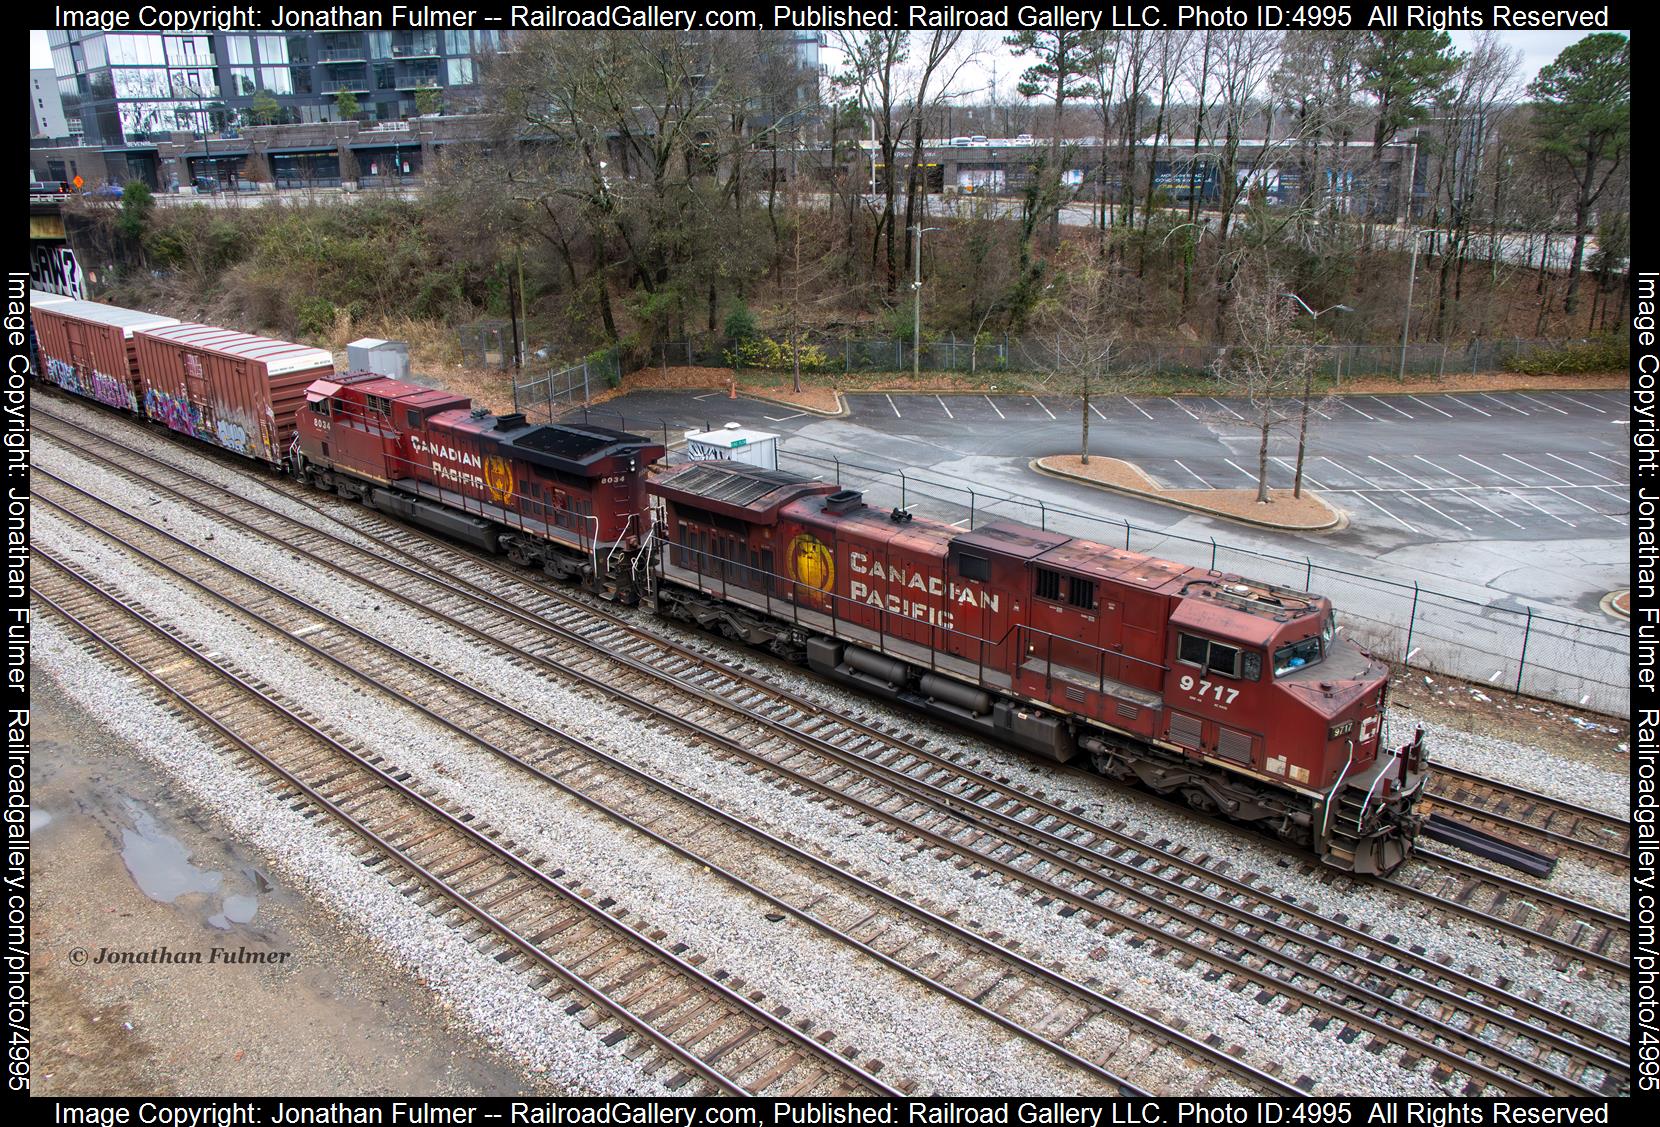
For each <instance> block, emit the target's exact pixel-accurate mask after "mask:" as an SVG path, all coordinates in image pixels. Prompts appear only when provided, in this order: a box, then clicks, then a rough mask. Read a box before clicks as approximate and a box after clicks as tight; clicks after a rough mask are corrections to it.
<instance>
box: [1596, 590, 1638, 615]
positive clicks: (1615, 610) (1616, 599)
mask: <svg viewBox="0 0 1660 1127" xmlns="http://www.w3.org/2000/svg"><path fill="white" fill-rule="evenodd" d="M1622 595H1623V596H1624V597H1625V606H1624V607H1623V608H1622V607H1621V606H1620V597H1621V596H1622ZM1597 607H1598V608H1599V609H1600V610H1601V611H1602V613H1603V614H1606V615H1608V616H1609V617H1611V618H1621V619H1624V620H1625V621H1627V622H1630V621H1631V592H1630V591H1629V590H1624V591H1610V592H1608V594H1606V595H1604V596H1603V597H1602V600H1601V601H1600V602H1599V603H1597Z"/></svg>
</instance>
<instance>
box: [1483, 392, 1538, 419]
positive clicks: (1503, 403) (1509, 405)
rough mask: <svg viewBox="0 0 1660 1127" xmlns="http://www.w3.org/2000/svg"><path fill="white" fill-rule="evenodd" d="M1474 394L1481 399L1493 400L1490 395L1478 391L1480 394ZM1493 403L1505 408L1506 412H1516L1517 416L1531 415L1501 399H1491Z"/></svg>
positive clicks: (1529, 412)
mask: <svg viewBox="0 0 1660 1127" xmlns="http://www.w3.org/2000/svg"><path fill="white" fill-rule="evenodd" d="M1476 394H1477V395H1480V396H1481V397H1482V398H1483V399H1493V397H1492V396H1491V395H1488V394H1487V393H1486V392H1485V391H1480V392H1477V393H1476ZM1493 402H1494V403H1497V404H1498V405H1499V406H1500V407H1504V408H1507V409H1508V410H1511V411H1514V412H1516V414H1518V415H1531V414H1532V413H1533V412H1531V411H1524V410H1522V409H1521V408H1520V407H1518V406H1516V405H1515V404H1514V403H1506V402H1505V401H1504V400H1502V399H1493Z"/></svg>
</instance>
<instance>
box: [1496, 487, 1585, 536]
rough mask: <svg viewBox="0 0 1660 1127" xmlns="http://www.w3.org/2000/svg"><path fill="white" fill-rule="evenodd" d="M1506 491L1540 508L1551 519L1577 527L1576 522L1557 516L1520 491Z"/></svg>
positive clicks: (1527, 503) (1533, 506) (1522, 501)
mask: <svg viewBox="0 0 1660 1127" xmlns="http://www.w3.org/2000/svg"><path fill="white" fill-rule="evenodd" d="M1504 492H1506V493H1509V494H1510V496H1512V497H1514V498H1516V500H1518V501H1520V502H1521V503H1522V504H1524V505H1529V506H1531V507H1532V508H1535V509H1538V510H1539V511H1540V512H1541V513H1544V514H1545V515H1546V516H1547V517H1550V519H1551V520H1555V521H1562V523H1563V524H1565V525H1567V526H1568V527H1569V528H1575V527H1577V526H1576V525H1575V524H1574V522H1573V521H1571V520H1563V519H1562V518H1561V517H1559V516H1557V515H1556V514H1555V513H1553V512H1551V511H1550V510H1549V509H1547V508H1545V507H1544V506H1543V505H1536V504H1534V503H1533V501H1531V500H1530V499H1528V498H1526V497H1523V496H1522V495H1521V494H1520V493H1517V492H1515V491H1514V490H1510V489H1506V490H1505V491H1504Z"/></svg>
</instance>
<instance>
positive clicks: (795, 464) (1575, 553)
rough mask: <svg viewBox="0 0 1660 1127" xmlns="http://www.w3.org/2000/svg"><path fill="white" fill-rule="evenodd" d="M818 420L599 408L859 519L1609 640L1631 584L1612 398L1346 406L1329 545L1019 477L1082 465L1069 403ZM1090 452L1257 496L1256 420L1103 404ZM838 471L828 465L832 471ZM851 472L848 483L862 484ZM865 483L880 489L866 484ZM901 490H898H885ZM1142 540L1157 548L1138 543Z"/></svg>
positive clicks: (1325, 411)
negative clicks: (711, 444)
mask: <svg viewBox="0 0 1660 1127" xmlns="http://www.w3.org/2000/svg"><path fill="white" fill-rule="evenodd" d="M846 402H847V405H848V409H849V413H848V415H847V416H846V417H844V418H836V419H826V418H824V417H822V416H819V415H815V414H812V413H809V412H801V411H797V410H794V409H792V408H790V407H787V406H783V405H780V404H776V403H770V402H765V401H760V400H754V399H747V398H739V399H737V400H730V399H728V398H727V397H726V395H725V393H724V392H705V393H697V392H660V391H647V392H638V393H634V394H631V395H628V396H625V397H623V398H621V399H617V400H613V401H612V402H610V403H607V404H606V405H605V406H604V407H603V408H599V409H595V410H594V411H593V412H591V414H590V418H591V419H592V420H593V421H594V422H596V423H601V424H604V425H613V426H614V425H619V424H622V425H625V426H626V427H627V428H628V429H634V430H644V431H648V432H652V433H656V434H658V435H659V436H660V437H662V436H664V435H666V436H667V438H668V439H669V440H671V441H673V440H677V439H678V438H679V437H680V432H682V431H684V430H686V429H693V428H696V429H704V428H706V427H708V426H713V427H719V426H721V425H723V424H724V423H727V422H738V423H741V424H742V425H744V426H748V427H755V428H758V429H762V430H769V431H773V432H776V433H778V434H780V435H781V436H782V438H781V441H780V450H781V455H782V456H781V462H780V464H781V467H782V468H785V469H792V470H795V471H797V472H803V473H807V474H809V475H822V476H824V477H826V478H827V479H829V478H831V477H833V476H834V475H835V474H836V473H837V472H838V471H839V472H840V473H842V475H843V476H844V477H846V478H848V479H849V480H850V481H852V482H853V483H856V484H859V485H861V486H862V487H864V488H866V490H867V493H870V494H871V500H872V501H873V502H879V503H885V504H895V503H900V502H901V501H903V503H904V504H906V505H908V506H910V507H912V508H914V509H916V510H917V511H919V512H925V513H927V514H928V515H930V516H934V517H936V518H938V519H944V520H948V521H951V522H953V523H961V524H963V525H964V527H967V525H968V523H970V522H972V523H975V524H978V523H981V522H982V521H983V520H985V519H994V518H997V517H1012V518H1014V519H1018V520H1023V521H1026V522H1027V523H1032V524H1038V523H1046V524H1048V525H1049V526H1050V527H1055V528H1060V529H1062V530H1063V531H1068V532H1073V533H1075V534H1077V535H1084V536H1089V537H1091V538H1093V539H1097V540H1103V541H1105V542H1108V543H1112V542H1114V541H1115V538H1116V540H1117V541H1118V542H1122V540H1123V539H1124V537H1125V531H1124V528H1123V524H1122V523H1120V522H1128V523H1129V524H1130V525H1131V526H1132V528H1133V529H1134V530H1135V535H1134V536H1133V537H1132V540H1133V547H1134V548H1135V549H1136V550H1137V551H1145V552H1152V553H1155V554H1166V555H1169V556H1170V557H1171V558H1182V559H1187V558H1189V557H1191V556H1192V555H1193V554H1194V553H1193V550H1192V546H1191V544H1187V545H1184V550H1182V551H1161V548H1160V547H1159V545H1158V543H1157V534H1158V533H1167V534H1171V535H1173V536H1180V537H1186V538H1188V540H1190V541H1197V542H1198V543H1200V544H1203V543H1204V542H1205V541H1207V540H1209V539H1215V540H1216V541H1217V542H1219V543H1220V544H1222V545H1224V546H1226V545H1233V546H1235V547H1238V548H1241V549H1245V550H1249V551H1255V552H1261V553H1268V554H1271V555H1277V556H1281V557H1287V558H1293V559H1295V558H1306V559H1308V560H1309V561H1310V562H1311V563H1312V564H1315V565H1323V566H1327V567H1332V568H1339V569H1344V570H1351V571H1356V572H1359V573H1361V574H1376V575H1379V576H1380V577H1383V578H1388V579H1393V580H1395V581H1397V582H1405V583H1411V582H1414V581H1417V582H1421V583H1423V584H1424V585H1425V586H1426V587H1432V588H1435V589H1438V590H1441V591H1444V592H1447V593H1449V594H1454V595H1462V596H1465V597H1468V598H1471V599H1473V600H1475V601H1477V602H1480V603H1483V604H1486V605H1498V606H1507V607H1510V608H1511V609H1518V610H1519V609H1521V608H1522V607H1523V606H1524V605H1531V606H1534V607H1536V608H1538V607H1548V608H1555V609H1559V610H1570V609H1571V610H1575V611H1578V612H1580V613H1579V614H1577V615H1574V616H1572V617H1577V618H1580V619H1581V620H1583V621H1586V622H1599V623H1601V624H1604V625H1613V623H1612V622H1611V620H1609V619H1608V618H1606V617H1605V616H1604V615H1602V614H1601V612H1600V611H1599V610H1598V607H1597V603H1598V600H1600V599H1601V598H1602V596H1603V595H1604V594H1606V593H1607V592H1608V591H1610V590H1614V589H1616V588H1620V587H1624V586H1628V585H1629V582H1630V563H1629V536H1630V519H1631V514H1630V486H1629V483H1630V471H1629V464H1628V459H1627V456H1626V450H1627V446H1626V441H1627V435H1628V431H1629V426H1630V417H1629V407H1628V404H1627V401H1626V398H1625V397H1624V396H1623V395H1622V394H1620V393H1619V392H1618V391H1570V392H1496V393H1491V394H1489V393H1482V392H1476V393H1469V392H1459V393H1453V394H1449V393H1434V394H1428V395H1382V396H1345V397H1341V398H1338V399H1336V400H1334V401H1331V402H1327V403H1326V404H1324V405H1323V406H1322V407H1321V409H1320V412H1319V414H1318V415H1316V416H1314V417H1312V418H1311V422H1310V428H1309V443H1308V450H1307V456H1306V460H1305V468H1304V480H1305V482H1306V483H1307V485H1308V486H1309V487H1311V488H1313V489H1315V490H1317V491H1319V492H1320V493H1321V495H1322V496H1324V497H1325V498H1326V499H1327V500H1329V501H1331V502H1332V503H1333V504H1335V505H1336V506H1338V507H1339V508H1342V509H1344V510H1345V511H1346V512H1347V513H1348V515H1349V521H1348V525H1347V527H1346V528H1342V529H1338V530H1333V531H1331V532H1325V533H1315V534H1308V533H1301V534H1299V533H1290V532H1272V531H1264V530H1257V529H1251V528H1248V527H1246V526H1243V525H1239V524H1236V523H1233V522H1229V521H1226V520H1223V519H1221V518H1212V517H1208V516H1202V515H1196V514H1192V513H1188V512H1185V511H1181V510H1177V509H1174V508H1171V507H1168V506H1163V505H1159V504H1157V503H1154V502H1144V501H1139V500H1136V499H1133V498H1129V497H1124V496H1121V495H1117V494H1111V493H1106V492H1103V491H1101V490H1097V489H1093V488H1090V487H1088V486H1084V485H1078V484H1075V483H1071V482H1065V481H1060V480H1056V479H1054V478H1050V477H1045V476H1042V475H1039V474H1037V473H1036V472H1034V471H1032V470H1031V469H1030V468H1029V466H1028V463H1029V461H1030V460H1031V459H1033V458H1036V457H1040V456H1043V455H1052V454H1067V453H1076V452H1077V451H1078V449H1079V444H1080V437H1081V421H1082V413H1083V410H1084V406H1083V403H1082V402H1081V401H1080V400H1079V399H1078V398H1076V397H1071V396H1046V395H1007V394H999V393H997V391H996V390H995V389H993V390H992V391H991V393H990V394H985V395H951V394H943V395H933V394H916V393H908V394H892V395H888V394H882V393H876V394H856V395H850V396H848V397H847V398H846ZM1088 409H1089V411H1090V424H1091V425H1090V452H1091V453H1092V454H1097V455H1103V456H1109V457H1115V458H1123V459H1125V460H1127V461H1131V462H1134V463H1136V464H1137V465H1139V466H1140V467H1141V468H1142V469H1144V470H1146V471H1147V472H1148V473H1150V474H1151V475H1152V476H1153V477H1154V478H1155V479H1156V480H1158V481H1159V482H1160V483H1161V484H1163V485H1165V486H1168V487H1172V488H1180V489H1248V488H1254V487H1255V485H1256V473H1257V444H1258V441H1259V440H1258V435H1257V432H1256V431H1255V429H1254V428H1253V426H1252V424H1251V421H1250V420H1249V418H1248V417H1247V416H1248V415H1249V414H1250V407H1249V405H1248V404H1247V403H1244V402H1242V401H1240V400H1237V399H1230V398H1226V397H1217V398H1203V397H1177V398H1162V397H1161V398H1148V397H1139V396H1137V397H1126V396H1121V395H1120V396H1110V397H1108V396H1097V397H1094V398H1092V400H1091V402H1090V404H1089V408H1088ZM1269 454H1270V464H1269V484H1270V485H1271V486H1272V487H1274V488H1289V487H1290V485H1291V481H1292V475H1293V470H1294V465H1295V460H1296V455H1297V439H1296V425H1295V421H1293V422H1292V423H1290V424H1279V426H1278V427H1277V429H1276V433H1275V434H1274V437H1273V439H1272V441H1271V444H1270V448H1269ZM838 463H839V466H838ZM856 467H857V468H856ZM868 469H878V470H883V471H887V473H885V474H882V475H873V474H871V473H869V472H868ZM900 473H903V475H904V476H903V478H900V477H899V476H898V475H899V474H900ZM1149 536H1152V539H1149Z"/></svg>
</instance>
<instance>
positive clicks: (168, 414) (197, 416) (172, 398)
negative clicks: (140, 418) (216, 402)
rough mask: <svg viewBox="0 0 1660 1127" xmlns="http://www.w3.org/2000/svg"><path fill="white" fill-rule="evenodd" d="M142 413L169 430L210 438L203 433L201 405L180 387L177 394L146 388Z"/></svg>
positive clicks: (210, 437) (193, 436) (210, 438)
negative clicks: (195, 402)
mask: <svg viewBox="0 0 1660 1127" xmlns="http://www.w3.org/2000/svg"><path fill="white" fill-rule="evenodd" d="M144 414H145V415H147V416H148V417H150V418H151V419H154V420H155V421H156V422H158V423H161V424H162V425H163V426H165V427H167V428H168V429H169V430H176V431H181V432H183V433H185V434H188V435H190V436H191V437H192V438H206V439H209V440H210V441H211V440H212V435H211V434H205V433H203V430H202V409H201V407H199V406H197V405H196V404H194V403H192V402H191V401H190V397H189V395H187V394H186V393H185V390H184V388H182V387H181V388H180V389H179V394H177V395H170V394H168V393H167V392H165V391H160V390H158V389H156V388H153V387H152V388H148V389H146V391H145V392H144Z"/></svg>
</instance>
